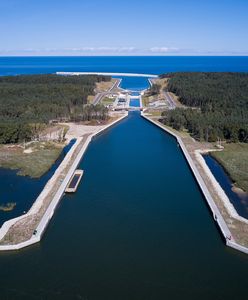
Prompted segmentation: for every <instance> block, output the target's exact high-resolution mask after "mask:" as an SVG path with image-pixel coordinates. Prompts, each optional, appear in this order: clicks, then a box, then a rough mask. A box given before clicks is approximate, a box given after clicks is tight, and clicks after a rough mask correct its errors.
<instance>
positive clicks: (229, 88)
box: [161, 73, 248, 143]
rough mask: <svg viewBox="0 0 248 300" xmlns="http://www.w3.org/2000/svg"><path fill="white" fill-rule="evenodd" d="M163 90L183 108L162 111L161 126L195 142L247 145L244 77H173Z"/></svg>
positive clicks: (247, 105) (247, 81)
mask: <svg viewBox="0 0 248 300" xmlns="http://www.w3.org/2000/svg"><path fill="white" fill-rule="evenodd" d="M166 77H169V81H168V85H167V87H166V90H167V91H169V92H172V93H174V94H176V95H177V96H178V97H179V101H180V102H181V103H182V104H183V105H185V107H184V108H176V109H175V110H170V111H164V112H163V113H162V118H161V122H162V123H164V124H167V125H169V126H172V127H173V128H175V129H177V130H182V129H184V128H185V129H187V130H188V131H189V133H190V134H191V135H192V136H193V137H194V138H196V139H198V140H205V141H209V142H214V141H217V140H219V139H221V140H226V141H228V142H244V143H247V142H248V74H247V73H172V74H163V75H161V78H166Z"/></svg>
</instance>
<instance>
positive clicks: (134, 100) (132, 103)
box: [130, 99, 140, 107]
mask: <svg viewBox="0 0 248 300" xmlns="http://www.w3.org/2000/svg"><path fill="white" fill-rule="evenodd" d="M130 106H133V107H140V101H139V100H138V99H133V100H130Z"/></svg>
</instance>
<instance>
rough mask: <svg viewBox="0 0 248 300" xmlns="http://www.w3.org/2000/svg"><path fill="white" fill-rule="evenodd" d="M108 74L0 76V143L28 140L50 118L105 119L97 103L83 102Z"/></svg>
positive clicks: (104, 113)
mask: <svg viewBox="0 0 248 300" xmlns="http://www.w3.org/2000/svg"><path fill="white" fill-rule="evenodd" d="M110 80H111V77H108V76H59V75H19V76H3V77H0V143H2V144H3V143H17V142H21V141H23V140H31V139H32V137H33V136H35V135H36V133H37V132H36V131H37V130H40V128H41V127H43V126H41V125H43V124H48V123H49V122H50V121H51V120H57V121H60V120H68V121H70V120H89V121H90V120H91V119H99V120H103V119H106V118H107V116H108V112H107V111H106V109H105V108H104V107H102V106H101V105H97V106H95V107H93V106H92V105H88V104H87V98H88V96H89V95H94V89H95V86H96V85H95V84H96V82H100V81H110Z"/></svg>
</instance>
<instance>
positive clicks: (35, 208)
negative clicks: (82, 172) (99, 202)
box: [0, 113, 128, 251]
mask: <svg viewBox="0 0 248 300" xmlns="http://www.w3.org/2000/svg"><path fill="white" fill-rule="evenodd" d="M127 116H128V114H127V113H125V114H123V115H122V116H121V117H119V118H118V119H116V120H114V121H112V122H111V123H109V124H107V125H105V126H103V127H102V128H101V129H99V130H98V131H96V132H94V133H91V134H87V137H86V139H85V137H79V138H78V139H77V141H76V142H75V144H74V145H73V146H72V148H71V149H70V151H69V152H68V153H67V155H66V156H65V158H64V160H63V161H62V162H61V164H60V165H59V167H58V168H57V170H56V171H55V173H54V175H53V176H52V178H50V180H49V181H48V182H47V184H46V185H45V187H44V189H43V190H42V192H41V193H40V195H39V196H38V197H37V199H36V200H35V202H34V203H33V205H32V207H31V208H30V210H29V211H28V212H27V213H26V214H25V215H22V216H20V217H17V218H14V219H10V220H8V221H6V222H5V223H4V224H3V225H2V227H1V228H0V251H9V250H19V249H22V248H24V247H27V246H30V245H32V244H35V243H37V242H39V241H40V240H41V238H42V236H43V234H44V233H45V229H46V227H47V226H48V224H49V221H50V220H51V218H52V217H53V215H54V212H55V209H56V207H57V205H58V204H59V202H60V200H61V198H62V196H63V194H64V190H65V188H66V186H67V184H68V182H69V180H70V179H71V176H72V175H73V172H74V171H75V169H76V168H77V166H78V164H79V163H80V161H81V159H82V157H83V155H84V153H85V152H86V150H87V148H88V145H89V144H90V142H91V140H92V139H93V138H94V137H95V136H97V135H99V134H101V133H102V132H104V131H105V130H107V129H108V128H110V127H112V126H114V125H115V124H117V123H119V122H120V121H121V120H123V119H124V118H126V117H127ZM78 147H79V148H80V149H79V152H78V153H77V154H76V157H73V155H75V152H76V150H78ZM68 160H69V161H68ZM70 160H72V162H71V161H70ZM68 164H70V166H69V170H67V174H66V176H65V177H64V178H63V181H62V182H61V185H60V186H59V187H58V188H57V190H56V191H55V193H53V197H52V200H51V201H50V203H49V204H48V206H47V207H46V209H45V211H44V212H43V214H42V216H41V218H40V219H39V220H37V216H36V214H38V212H39V210H40V209H42V205H43V206H44V205H45V200H46V197H47V196H48V194H49V192H52V188H53V187H54V186H53V183H54V181H56V182H57V181H58V180H59V176H60V175H61V174H62V173H63V171H65V169H66V168H67V167H68ZM60 180H61V179H60ZM53 192H54V191H53ZM33 219H34V222H36V223H37V221H38V225H37V226H34V227H33V228H30V227H29V228H28V230H26V226H32V224H33V223H32V221H33ZM25 221H26V222H25ZM18 225H19V226H20V227H21V228H19V227H18ZM14 226H17V229H15V227H14ZM11 230H12V231H13V232H11V234H10V231H11ZM25 230H26V231H28V233H27V234H29V237H28V238H26V237H25V238H24V240H23V241H18V240H16V241H13V243H10V242H7V243H4V244H3V242H4V238H5V237H6V236H7V235H8V234H9V235H11V236H12V235H13V233H14V235H13V236H18V237H19V234H20V233H23V232H25V233H26V231H25ZM30 231H31V233H32V232H34V231H36V234H35V235H34V234H32V235H31V236H30Z"/></svg>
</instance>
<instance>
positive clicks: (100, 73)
mask: <svg viewBox="0 0 248 300" xmlns="http://www.w3.org/2000/svg"><path fill="white" fill-rule="evenodd" d="M56 74H57V75H63V76H75V75H102V76H113V77H118V76H121V77H147V78H158V75H154V74H138V73H108V72H56Z"/></svg>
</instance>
